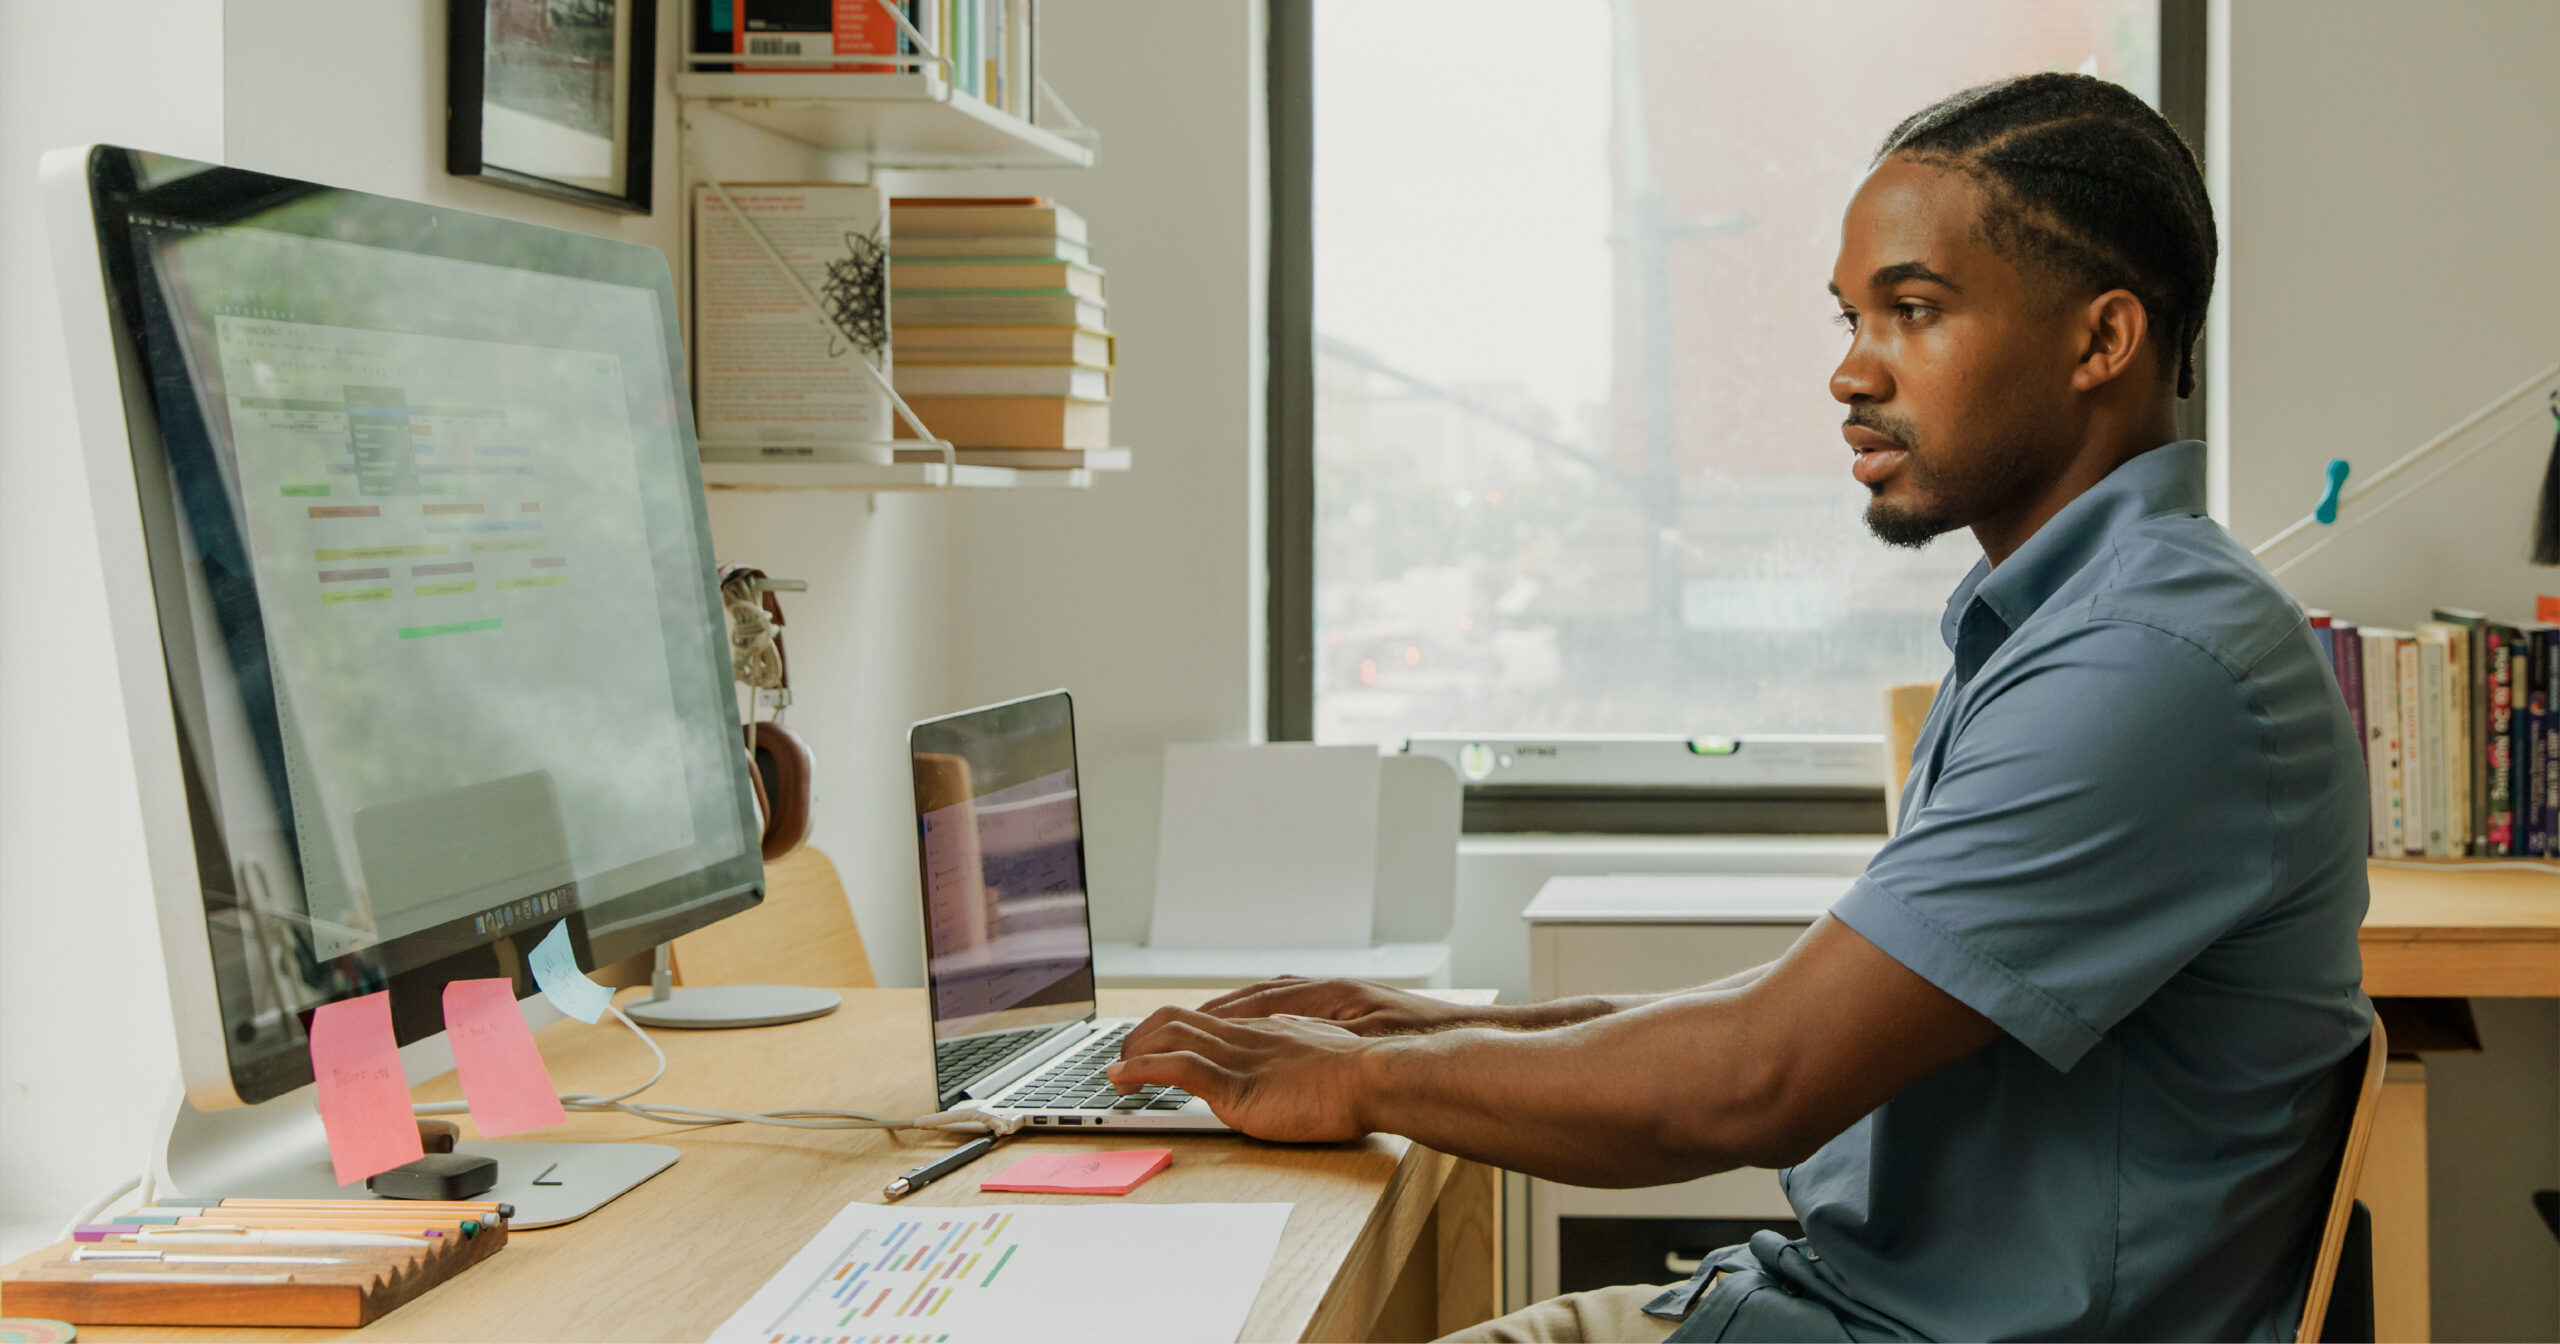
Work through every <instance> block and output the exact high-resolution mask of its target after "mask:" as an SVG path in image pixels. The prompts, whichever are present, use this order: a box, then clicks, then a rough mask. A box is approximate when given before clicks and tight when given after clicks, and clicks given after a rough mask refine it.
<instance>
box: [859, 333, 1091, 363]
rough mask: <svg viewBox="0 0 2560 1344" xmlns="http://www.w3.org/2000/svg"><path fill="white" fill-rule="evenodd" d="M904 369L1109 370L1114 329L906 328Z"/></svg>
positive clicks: (901, 339)
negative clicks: (1018, 366) (1042, 367)
mask: <svg viewBox="0 0 2560 1344" xmlns="http://www.w3.org/2000/svg"><path fill="white" fill-rule="evenodd" d="M896 343H897V349H898V363H899V365H900V367H905V366H907V365H910V364H1073V365H1077V366H1079V367H1082V368H1088V369H1108V368H1110V367H1111V366H1112V363H1113V355H1114V353H1115V352H1114V351H1113V349H1112V339H1111V333H1109V332H1107V331H1085V330H1080V329H1078V328H1075V327H919V326H902V327H899V328H898V330H897V335H896Z"/></svg>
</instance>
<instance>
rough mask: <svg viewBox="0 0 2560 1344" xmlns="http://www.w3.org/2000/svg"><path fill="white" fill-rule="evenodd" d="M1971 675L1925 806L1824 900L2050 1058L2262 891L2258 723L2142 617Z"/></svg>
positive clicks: (2231, 691) (2242, 697)
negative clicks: (1974, 679)
mask: <svg viewBox="0 0 2560 1344" xmlns="http://www.w3.org/2000/svg"><path fill="white" fill-rule="evenodd" d="M1983 675H1984V680H1983V681H1982V682H1981V683H1979V684H1978V685H1977V687H1976V689H1975V694H1974V695H1973V696H1972V697H1970V699H1969V701H1968V703H1967V704H1966V706H1965V707H1964V709H1963V710H1962V711H1961V712H1962V714H1963V718H1962V719H1961V721H1958V722H1956V723H1954V724H1952V725H1951V726H1950V729H1949V731H1950V733H1951V737H1950V739H1949V742H1948V746H1947V750H1946V753H1945V759H1944V764H1943V765H1942V766H1941V768H1940V770H1939V773H1938V775H1937V777H1936V778H1935V780H1934V781H1932V783H1931V786H1930V790H1929V794H1928V798H1927V801H1926V802H1925V803H1924V804H1923V805H1922V806H1921V807H1920V808H1919V809H1918V810H1917V811H1916V812H1915V813H1913V814H1912V816H1911V817H1910V818H1909V825H1908V826H1907V827H1906V829H1904V830H1903V831H1902V832H1901V833H1900V834H1898V835H1896V836H1895V837H1894V838H1893V839H1892V840H1890V841H1888V842H1887V843H1886V844H1885V847H1884V848H1883V849H1882V850H1881V851H1879V852H1878V853H1877V855H1876V858H1875V861H1874V862H1873V863H1871V864H1869V865H1868V867H1867V871H1866V873H1865V875H1864V876H1862V877H1860V878H1859V879H1858V881H1857V882H1856V883H1855V884H1854V885H1853V886H1852V887H1851V888H1850V890H1849V892H1848V893H1847V894H1846V895H1845V896H1843V897H1841V899H1840V901H1839V902H1838V903H1837V904H1836V905H1834V906H1833V907H1832V910H1831V913H1832V915H1833V916H1834V917H1835V918H1838V919H1839V920H1841V921H1842V922H1843V923H1846V924H1847V925H1849V927H1851V928H1853V929H1856V930H1857V931H1858V933H1859V934H1860V935H1861V936H1863V937H1865V938H1866V939H1867V940H1868V941H1869V942H1871V943H1874V944H1875V945H1876V946H1877V947H1879V948H1881V949H1883V950H1884V952H1885V954H1886V955H1888V956H1890V957H1892V958H1893V959H1894V960H1896V961H1899V962H1901V963H1902V964H1903V965H1905V966H1907V967H1909V968H1910V969H1911V970H1912V971H1914V972H1916V973H1917V974H1919V975H1920V976H1922V977H1923V978H1925V979H1927V980H1928V981H1929V982H1930V983H1931V984H1934V985H1936V986H1937V987H1938V988H1940V989H1943V990H1945V991H1946V992H1947V993H1949V994H1951V995H1953V996H1955V997H1956V998H1957V999H1959V1000H1961V1001H1962V1002H1963V1003H1964V1004H1965V1005H1966V1006H1968V1007H1970V1008H1972V1009H1973V1010H1974V1011H1976V1012H1978V1013H1981V1014H1982V1015H1983V1016H1985V1017H1987V1018H1990V1019H1991V1020H1992V1021H1993V1022H1994V1023H1996V1024H1997V1025H1998V1026H1999V1027H2000V1029H2001V1030H2003V1031H2005V1032H2007V1033H2008V1034H2009V1035H2011V1036H2013V1037H2015V1038H2017V1040H2018V1041H2019V1042H2020V1043H2021V1044H2023V1045H2025V1046H2026V1047H2027V1048H2028V1049H2030V1050H2033V1051H2034V1052H2035V1053H2036V1054H2037V1055H2038V1056H2040V1057H2041V1058H2043V1059H2044V1060H2045V1061H2046V1062H2047V1063H2049V1064H2051V1065H2053V1066H2054V1067H2055V1068H2057V1069H2061V1070H2065V1071H2068V1070H2069V1069H2070V1068H2071V1067H2072V1066H2073V1065H2074V1064H2076V1063H2078V1062H2079V1060H2080V1057H2081V1056H2082V1055H2083V1054H2086V1053H2087V1052H2088V1050H2089V1048H2090V1047H2091V1046H2093V1045H2096V1044H2097V1043H2098V1039H2099V1037H2100V1036H2102V1035H2104V1034H2105V1033H2106V1031H2107V1030H2108V1029H2109V1028H2111V1027H2113V1026H2114V1025H2115V1024H2116V1023H2117V1022H2118V1021H2120V1020H2122V1019H2123V1018H2124V1017H2125V1016H2126V1015H2127V1014H2129V1013H2131V1012H2132V1011H2133V1010H2134V1009H2135V1008H2137V1007H2139V1006H2141V1004H2142V1002H2143V1001H2144V1000H2145V999H2147V998H2149V997H2150V996H2151V994H2152V993H2153V991H2155V990H2157V989H2158V988H2159V987H2160V986H2161V985H2163V984H2165V983H2167V982H2168V980H2169V978H2170V977H2171V976H2174V975H2176V974H2177V973H2178V971H2179V970H2180V969H2181V968H2182V967H2184V966H2185V965H2186V964H2187V963H2188V962H2189V961H2191V960H2193V959H2194V958H2195V956H2196V955H2197V954H2198V953H2199V952H2201V951H2203V950H2204V949H2205V947H2206V946H2207V945H2209V944H2210V943H2212V942H2213V941H2214V940H2215V939H2217V938H2219V937H2221V936H2222V935H2223V934H2224V933H2226V932H2228V931H2229V930H2230V929H2232V928H2233V927H2235V926H2236V925H2238V924H2239V923H2240V922H2241V921H2242V920H2244V919H2246V918H2247V917H2248V916H2249V915H2250V914H2251V913H2252V912H2253V911H2255V910H2256V909H2257V908H2258V906H2259V905H2260V904H2261V902H2262V901H2263V900H2264V898H2265V896H2266V894H2267V893H2268V892H2269V891H2270V890H2271V887H2272V880H2273V867H2274V862H2275V859H2274V856H2275V851H2276V837H2275V836H2274V835H2273V834H2272V831H2271V828H2272V809H2271V807H2270V805H2269V804H2270V800H2269V797H2268V789H2269V787H2270V781H2271V778H2272V767H2271V765H2270V762H2269V759H2268V743H2267V740H2266V727H2265V724H2264V722H2263V720H2262V718H2261V716H2260V715H2259V714H2258V713H2256V712H2255V709H2254V707H2253V706H2252V705H2251V703H2250V701H2249V698H2248V692H2247V690H2246V688H2245V686H2244V685H2243V684H2242V683H2241V682H2240V681H2239V680H2238V679H2235V678H2234V677H2233V676H2232V675H2231V674H2230V673H2229V672H2227V671H2226V670H2224V668H2223V666H2222V665H2221V664H2220V663H2219V662H2217V661H2216V660H2214V659H2213V658H2212V657H2210V656H2209V655H2207V654H2206V653H2205V652H2204V651H2203V650H2202V649H2199V648H2197V647H2196V646H2195V645H2193V644H2190V643H2188V642H2187V641H2185V640H2183V639H2180V638H2178V637H2177V636H2175V635H2172V634H2169V633H2168V632H2166V631H2162V630H2158V629H2155V628H2153V627H2150V626H2145V625H2139V624H2133V623H2126V622H2113V621H2108V622H2097V623H2093V624H2090V625H2088V626H2085V627H2082V628H2081V629H2078V630H2075V631H2072V632H2069V633H2067V634H2065V635H2063V636H2062V637H2061V638H2060V639H2058V640H2056V641H2055V642H2054V643H2052V644H2051V645H2048V646H2046V647H2044V648H2040V649H2038V650H2036V651H2035V656H2034V657H2032V658H2030V659H2021V660H2018V661H2017V664H2016V665H2015V666H2011V667H2005V668H2004V667H2002V666H2001V665H2000V660H1995V661H1994V665H1993V666H1992V667H1987V668H1985V669H1984V674H1983Z"/></svg>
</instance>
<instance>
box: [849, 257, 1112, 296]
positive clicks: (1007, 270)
mask: <svg viewBox="0 0 2560 1344" xmlns="http://www.w3.org/2000/svg"><path fill="white" fill-rule="evenodd" d="M889 292H890V293H891V294H893V295H897V296H900V297H904V296H906V295H910V294H959V293H971V292H995V293H1004V294H1060V293H1063V294H1073V295H1075V296H1076V297H1078V298H1083V299H1100V298H1101V297H1102V272H1101V271H1100V270H1099V269H1097V268H1095V267H1092V266H1087V265H1084V264H1083V263H1081V262H1072V261H1052V260H1049V259H1046V258H1037V257H961V258H950V257H903V258H901V257H892V258H890V261H889Z"/></svg>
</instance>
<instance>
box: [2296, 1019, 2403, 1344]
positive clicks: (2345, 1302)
mask: <svg viewBox="0 0 2560 1344" xmlns="http://www.w3.org/2000/svg"><path fill="white" fill-rule="evenodd" d="M2390 1053H2391V1045H2390V1039H2389V1037H2388V1035H2387V1034H2386V1033H2385V1032H2384V1031H2383V1029H2382V1018H2381V1017H2380V1016H2379V1015H2376V1016H2375V1018H2374V1019H2373V1036H2372V1038H2371V1039H2369V1040H2367V1041H2366V1042H2365V1046H2364V1078H2363V1081H2362V1082H2360V1083H2359V1084H2358V1085H2357V1088H2356V1109H2355V1116H2354V1118H2353V1119H2351V1120H2349V1121H2348V1122H2347V1142H2346V1146H2345V1147H2344V1148H2343V1149H2342V1150H2340V1152H2339V1154H2338V1167H2337V1171H2338V1180H2337V1184H2336V1186H2335V1187H2334V1189H2333V1190H2332V1191H2331V1193H2330V1196H2329V1213H2328V1217H2327V1218H2325V1219H2324V1220H2322V1223H2321V1228H2320V1249H2319V1253H2318V1255H2317V1256H2316V1258H2314V1259H2313V1260H2312V1262H2311V1290H2310V1292H2308V1293H2307V1294H2305V1295H2304V1297H2303V1302H2302V1325H2301V1328H2300V1329H2298V1330H2296V1331H2295V1332H2294V1336H2293V1338H2294V1344H2350V1341H2352V1342H2353V1344H2373V1336H2374V1328H2373V1219H2372V1215H2371V1214H2370V1213H2368V1212H2367V1211H2366V1209H2365V1207H2364V1204H2363V1202H2362V1201H2360V1200H2358V1199H2357V1198H2356V1186H2357V1185H2358V1183H2359V1182H2361V1181H2362V1180H2363V1179H2364V1152H2365V1148H2366V1147H2367V1146H2368V1145H2369V1144H2371V1143H2372V1141H2373V1121H2374V1117H2375V1116H2376V1115H2377V1114H2379V1113H2380V1111H2381V1109H2382V1068H2383V1062H2384V1061H2385V1060H2386V1059H2387V1058H2388V1057H2389V1056H2390ZM2324 1326H2325V1327H2327V1328H2326V1329H2324V1328H2323V1327H2324Z"/></svg>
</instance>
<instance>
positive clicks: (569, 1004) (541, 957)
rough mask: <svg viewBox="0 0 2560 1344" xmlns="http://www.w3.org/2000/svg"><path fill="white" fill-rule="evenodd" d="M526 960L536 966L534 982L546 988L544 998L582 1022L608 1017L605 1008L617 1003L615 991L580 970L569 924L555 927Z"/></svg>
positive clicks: (537, 944) (563, 923)
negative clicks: (570, 945)
mask: <svg viewBox="0 0 2560 1344" xmlns="http://www.w3.org/2000/svg"><path fill="white" fill-rule="evenodd" d="M525 961H526V962H527V964H529V965H531V966H532V967H533V982H534V983H535V984H537V985H540V986H542V997H544V998H546V999H549V1000H551V1006H552V1007H554V1008H557V1009H559V1010H560V1011H561V1012H564V1013H567V1014H568V1015H569V1016H571V1017H574V1018H576V1019H578V1020H579V1021H581V1022H593V1021H595V1020H596V1019H597V1018H599V1017H602V1016H604V1009H605V1005H606V1004H609V1003H611V1002H613V991H612V990H610V989H607V988H605V987H604V986H602V985H599V984H597V983H596V982H595V981H593V980H590V979H588V978H587V973H586V972H585V971H582V970H579V969H578V954H577V953H576V952H574V951H571V950H570V947H569V925H568V923H567V922H566V921H563V922H561V923H558V924H554V925H552V926H551V932H549V933H547V934H544V935H543V938H542V941H541V942H539V943H536V944H534V948H533V952H532V954H531V955H529V956H527V957H526V958H525Z"/></svg>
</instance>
